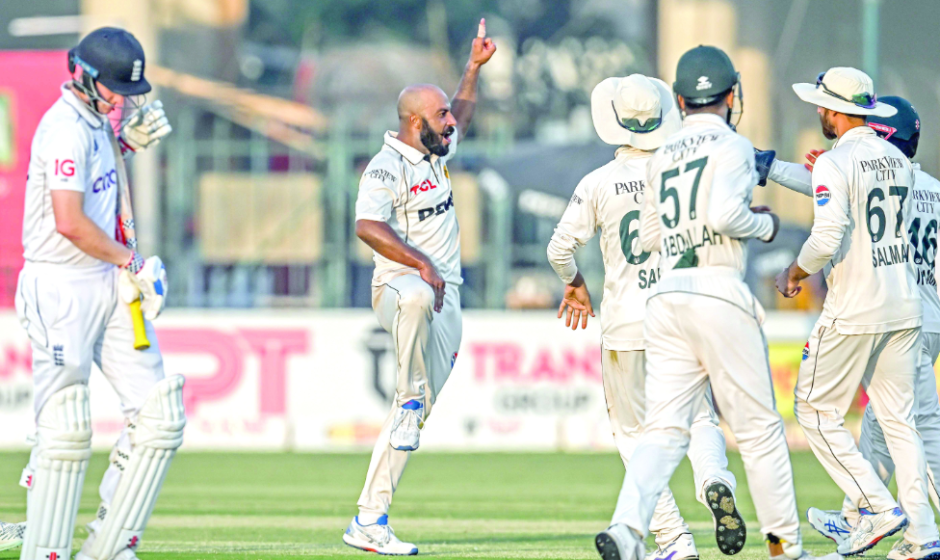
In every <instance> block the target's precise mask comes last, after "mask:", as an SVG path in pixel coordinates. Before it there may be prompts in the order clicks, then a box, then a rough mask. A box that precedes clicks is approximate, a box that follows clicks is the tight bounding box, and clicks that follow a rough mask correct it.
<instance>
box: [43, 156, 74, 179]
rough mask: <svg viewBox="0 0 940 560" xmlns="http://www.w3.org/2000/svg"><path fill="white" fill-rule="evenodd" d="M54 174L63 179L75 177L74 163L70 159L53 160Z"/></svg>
mask: <svg viewBox="0 0 940 560" xmlns="http://www.w3.org/2000/svg"><path fill="white" fill-rule="evenodd" d="M46 161H48V160H46ZM55 174H56V175H62V176H64V177H72V176H74V175H75V161H74V160H71V159H63V160H58V159H57V160H55Z"/></svg>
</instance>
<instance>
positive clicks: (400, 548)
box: [343, 515, 418, 556]
mask: <svg viewBox="0 0 940 560" xmlns="http://www.w3.org/2000/svg"><path fill="white" fill-rule="evenodd" d="M343 542H344V543H346V544H348V545H349V546H351V547H353V548H358V549H359V550H365V551H366V552H376V553H378V554H385V555H391V556H414V555H415V554H417V553H418V547H417V546H415V545H413V544H411V543H406V542H401V541H400V540H398V537H396V536H395V531H393V530H392V528H391V527H390V526H389V524H388V516H387V515H383V516H382V517H380V518H379V520H378V522H376V523H373V524H372V525H360V524H359V516H356V517H354V518H353V520H352V522H350V523H349V527H347V528H346V532H345V533H344V534H343Z"/></svg>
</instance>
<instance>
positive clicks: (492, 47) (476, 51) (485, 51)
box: [470, 19, 496, 66]
mask: <svg viewBox="0 0 940 560" xmlns="http://www.w3.org/2000/svg"><path fill="white" fill-rule="evenodd" d="M495 52H496V43H494V42H493V40H492V39H490V38H489V37H487V36H486V19H481V20H480V26H479V27H478V28H477V38H476V39H474V40H473V46H472V47H471V48H470V64H475V65H477V66H482V65H484V64H486V63H487V62H489V60H490V59H491V58H493V54H494V53H495Z"/></svg>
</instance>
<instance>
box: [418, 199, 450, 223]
mask: <svg viewBox="0 0 940 560" xmlns="http://www.w3.org/2000/svg"><path fill="white" fill-rule="evenodd" d="M453 205H454V195H450V196H449V197H447V200H445V201H444V202H442V203H440V204H438V205H437V206H435V207H434V208H422V209H421V210H418V221H419V222H423V221H424V220H426V219H428V218H430V217H431V216H440V215H441V214H444V213H445V212H447V211H448V210H450V209H451V207H453Z"/></svg>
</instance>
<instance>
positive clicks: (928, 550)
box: [888, 539, 940, 560]
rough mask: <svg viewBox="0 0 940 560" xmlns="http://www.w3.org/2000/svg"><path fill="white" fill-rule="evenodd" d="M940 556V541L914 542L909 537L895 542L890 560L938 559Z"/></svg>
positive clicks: (889, 555) (889, 554)
mask: <svg viewBox="0 0 940 560" xmlns="http://www.w3.org/2000/svg"><path fill="white" fill-rule="evenodd" d="M938 558H940V541H933V542H929V543H927V544H914V543H912V542H910V541H908V540H907V539H901V540H899V541H898V542H896V543H894V547H893V548H892V549H891V552H889V553H888V560H937V559H938Z"/></svg>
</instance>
